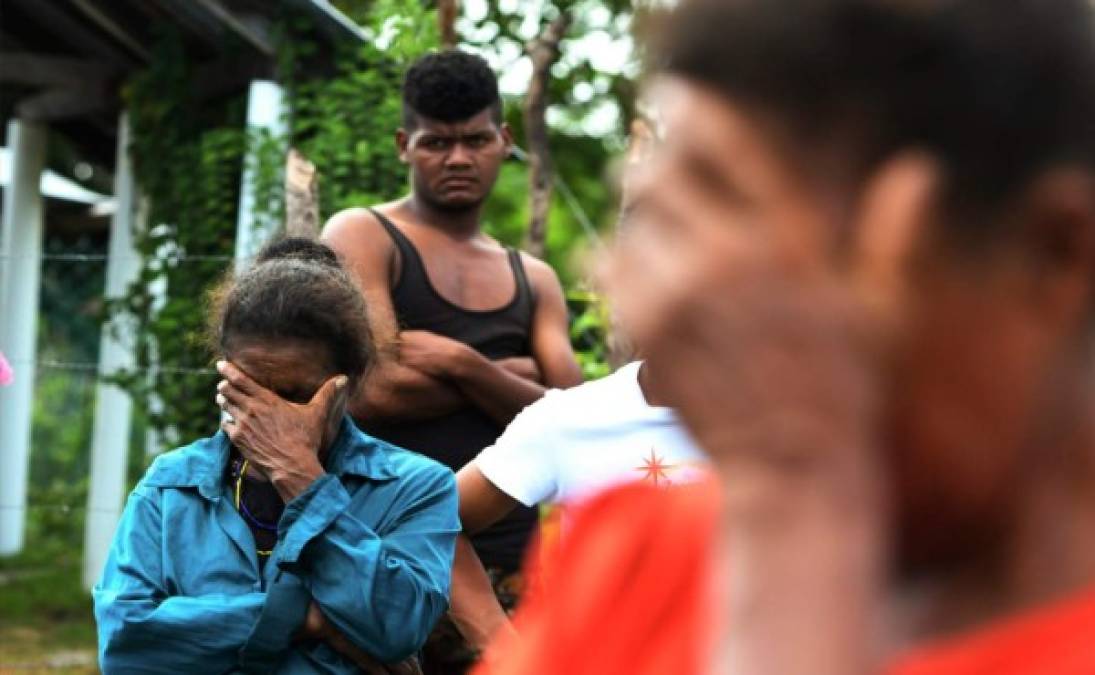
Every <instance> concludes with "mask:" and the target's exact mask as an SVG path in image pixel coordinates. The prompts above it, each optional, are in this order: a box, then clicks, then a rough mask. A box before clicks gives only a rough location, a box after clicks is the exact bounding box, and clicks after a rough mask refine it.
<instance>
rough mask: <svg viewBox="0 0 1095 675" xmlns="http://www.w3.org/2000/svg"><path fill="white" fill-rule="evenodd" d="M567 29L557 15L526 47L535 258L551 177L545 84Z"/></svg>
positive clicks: (542, 234) (531, 229)
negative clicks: (529, 75)
mask: <svg viewBox="0 0 1095 675" xmlns="http://www.w3.org/2000/svg"><path fill="white" fill-rule="evenodd" d="M569 25H570V16H569V15H568V14H567V13H566V12H560V13H559V16H558V17H556V18H555V20H554V21H552V22H551V23H550V24H548V26H547V28H545V29H544V32H543V33H541V34H540V37H538V38H536V39H535V40H533V41H532V42H530V43H529V44H528V45H527V46H526V51H527V52H528V55H529V57H530V58H531V59H532V80H531V81H530V82H529V87H528V94H527V95H526V96H525V136H526V138H527V140H528V163H529V199H530V201H531V207H532V208H531V211H532V219H531V221H530V222H529V230H528V250H529V252H530V253H532V254H533V255H535V256H537V257H539V258H542V257H543V256H544V242H545V241H546V238H547V218H548V211H549V209H550V207H551V190H552V183H551V181H552V176H553V173H552V172H553V168H552V164H551V148H550V147H549V145H548V129H547V120H546V114H547V106H548V84H549V83H550V80H551V66H552V65H554V64H555V62H556V61H558V60H559V43H560V42H561V41H562V39H563V35H564V34H565V33H566V30H567V27H569Z"/></svg>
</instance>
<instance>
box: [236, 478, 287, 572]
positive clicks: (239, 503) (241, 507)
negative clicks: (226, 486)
mask: <svg viewBox="0 0 1095 675" xmlns="http://www.w3.org/2000/svg"><path fill="white" fill-rule="evenodd" d="M247 464H248V460H246V459H245V460H243V464H242V465H237V466H238V470H237V472H236V510H237V511H239V512H240V514H241V515H242V516H243V517H244V518H246V519H247V521H248V522H250V523H251V524H252V525H254V526H255V527H257V528H259V529H260V530H266V531H267V532H277V531H278V525H277V523H273V524H270V523H264V522H262V521H261V520H259V519H258V518H256V517H255V515H254V514H252V513H251V511H250V510H249V509H248V508H247V504H246V503H244V501H243V499H241V494H242V492H243V475H244V474H245V473H247ZM273 552H274V551H273V549H270V550H267V551H264V550H261V549H258V554H259V555H261V556H267V555H270V554H271V553H273Z"/></svg>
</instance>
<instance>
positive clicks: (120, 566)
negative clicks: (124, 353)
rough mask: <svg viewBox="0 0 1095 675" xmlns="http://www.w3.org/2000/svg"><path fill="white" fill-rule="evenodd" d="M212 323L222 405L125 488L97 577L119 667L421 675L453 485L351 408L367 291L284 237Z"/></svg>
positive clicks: (224, 294) (113, 663)
mask: <svg viewBox="0 0 1095 675" xmlns="http://www.w3.org/2000/svg"><path fill="white" fill-rule="evenodd" d="M211 334H212V335H211V337H212V340H213V343H214V348H215V349H216V351H217V352H218V354H219V355H220V357H221V358H222V359H223V360H222V361H219V362H218V364H217V369H218V371H219V372H220V374H221V375H222V376H223V377H224V380H222V381H221V382H220V384H218V387H217V394H216V400H217V404H218V405H219V406H220V407H221V408H222V409H223V410H224V412H225V413H226V416H225V418H224V420H223V421H222V422H221V430H220V431H219V432H218V433H217V434H216V435H214V436H212V437H210V438H207V439H203V440H200V441H197V442H195V443H193V444H191V445H189V446H186V447H183V448H180V449H178V450H175V451H172V452H169V453H166V454H164V455H161V456H160V457H158V458H157V459H156V461H155V462H154V463H153V464H152V466H151V467H150V468H149V469H148V471H147V472H146V474H145V476H144V478H142V479H141V481H140V483H139V484H138V485H137V487H136V488H135V489H134V491H133V493H132V494H131V495H130V497H129V501H128V503H127V504H126V508H125V512H124V514H123V515H122V519H121V523H120V524H119V526H118V531H117V533H116V535H115V539H114V543H113V545H112V547H111V550H110V555H109V557H108V560H107V563H106V568H105V570H104V572H103V575H102V579H101V580H100V581H99V583H98V584H96V586H95V589H94V600H95V616H96V620H97V622H98V628H99V649H100V663H101V665H102V668H103V670H104V672H107V673H113V672H133V671H140V672H165V673H168V672H169V673H181V672H195V673H197V672H208V673H212V672H229V671H236V670H240V669H243V670H253V671H261V672H291V673H310V672H323V673H343V672H345V673H349V672H359V669H364V670H367V671H368V672H389V671H390V670H393V671H395V672H413V667H412V664H410V663H406V662H404V663H399V662H401V661H403V660H404V659H407V658H408V657H410V656H412V655H413V654H414V653H415V652H417V651H418V649H420V648H421V646H422V644H423V642H424V641H425V639H426V636H427V634H428V633H429V631H430V629H431V628H432V626H433V624H434V622H435V621H436V620H437V618H438V617H439V616H441V614H442V613H443V612H444V610H445V608H446V605H447V599H448V588H449V576H450V565H451V561H452V554H453V541H454V539H455V537H456V534H457V532H458V531H459V522H458V520H457V515H456V509H457V501H456V500H457V493H456V486H455V481H454V478H453V475H452V473H451V472H450V471H449V470H448V469H446V468H445V467H443V466H441V465H440V464H437V463H436V462H434V461H432V460H429V459H427V458H425V457H422V456H421V455H418V454H415V453H411V452H407V451H404V450H400V449H398V448H395V447H393V446H391V445H388V444H387V443H384V442H382V441H378V440H376V439H373V438H371V437H369V436H367V435H365V434H364V433H362V432H361V431H359V430H358V429H357V427H355V426H354V424H353V422H352V421H351V420H350V418H349V417H348V416H347V415H346V414H345V409H346V398H347V394H348V393H349V391H351V388H352V387H353V386H354V384H355V383H356V382H357V381H358V380H359V379H360V378H361V377H362V376H363V375H364V374H365V372H366V370H367V369H368V367H369V366H370V364H371V362H372V360H373V358H374V356H373V342H372V337H371V334H370V329H369V324H368V320H367V318H366V310H365V304H364V301H363V300H362V297H361V294H360V293H359V292H358V290H357V288H356V287H355V286H354V283H353V281H351V280H350V278H349V277H348V275H347V274H346V272H344V271H343V270H342V268H341V266H340V265H339V263H338V260H337V259H336V257H335V255H334V253H333V252H332V251H331V250H330V249H328V248H327V247H325V246H322V245H321V244H317V243H315V242H311V241H308V240H304V239H287V240H284V241H282V242H279V243H276V244H274V245H272V246H271V247H270V248H268V249H267V250H266V251H264V252H263V253H260V255H259V259H258V261H257V262H256V263H255V264H254V266H252V267H251V268H249V269H247V270H246V271H244V272H242V273H241V274H239V275H238V276H236V277H235V278H234V279H230V280H228V281H226V282H225V284H224V285H223V286H222V287H221V288H220V289H218V291H217V292H216V293H215V294H214V307H213V309H212V316H211ZM388 663H394V664H397V665H395V666H392V667H391V668H389V667H388V666H385V665H383V664H388Z"/></svg>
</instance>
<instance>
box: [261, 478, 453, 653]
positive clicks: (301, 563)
mask: <svg viewBox="0 0 1095 675" xmlns="http://www.w3.org/2000/svg"><path fill="white" fill-rule="evenodd" d="M350 507H351V499H350V495H349V493H348V492H347V491H346V489H345V488H344V487H343V485H342V483H341V482H340V481H339V480H338V478H336V477H335V476H331V475H327V476H324V477H322V478H320V479H319V480H317V481H316V482H315V483H313V484H312V485H311V486H310V487H309V488H308V489H307V490H306V491H305V492H304V493H302V494H300V495H299V496H298V497H297V498H296V499H294V500H293V501H291V502H290V503H289V504H287V505H286V508H285V514H284V515H283V516H282V520H281V523H280V526H281V528H282V541H281V542H280V544H279V546H278V550H276V551H275V556H276V559H277V563H278V564H279V566H281V567H282V568H283V569H285V570H287V571H292V572H294V573H297V574H299V575H300V576H301V577H302V578H304V579H305V583H307V584H308V585H309V586H310V590H311V592H312V597H313V598H314V599H315V601H316V602H317V603H318V604H319V606H320V608H321V609H322V610H323V613H324V614H325V615H326V616H327V618H328V619H329V620H330V621H331V623H332V624H334V626H335V627H336V628H338V629H339V631H341V632H342V633H343V635H345V636H346V637H347V638H348V639H350V640H351V641H352V642H353V643H354V644H356V645H357V646H358V647H360V648H361V649H363V650H365V651H366V652H368V653H369V654H371V655H373V656H374V657H376V658H377V659H379V660H381V661H384V662H387V663H394V662H397V661H400V660H402V659H404V658H407V657H408V656H410V655H412V654H414V653H415V652H416V651H418V650H419V649H420V648H421V646H422V644H423V643H425V641H426V636H427V635H429V632H430V630H431V629H432V628H433V625H434V623H436V622H437V619H438V618H439V617H440V616H441V613H442V612H444V611H445V609H446V608H447V607H448V597H449V581H450V578H451V574H452V558H453V548H454V546H455V541H456V535H457V533H458V532H459V531H460V521H459V515H458V499H457V492H456V480H455V478H454V476H453V475H452V472H451V471H448V470H447V469H444V468H443V467H440V466H434V465H431V466H430V467H429V468H428V469H423V470H421V471H419V472H417V473H416V474H414V475H412V476H408V477H406V478H404V479H403V480H401V481H400V487H399V489H398V490H397V491H396V492H395V497H394V499H393V500H392V502H391V504H390V506H388V507H387V509H388V511H389V513H393V514H395V517H394V518H391V519H390V522H391V524H390V525H388V526H386V527H385V529H384V531H383V532H377V531H374V530H373V529H372V528H370V527H369V526H368V525H366V524H365V523H364V522H362V520H361V519H359V518H358V517H356V516H355V514H354V513H353V512H352V509H351V508H350ZM272 562H273V561H272Z"/></svg>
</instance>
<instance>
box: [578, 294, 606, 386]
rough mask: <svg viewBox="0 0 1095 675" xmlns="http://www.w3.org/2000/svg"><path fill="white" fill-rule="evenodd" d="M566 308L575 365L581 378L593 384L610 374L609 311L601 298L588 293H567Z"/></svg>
mask: <svg viewBox="0 0 1095 675" xmlns="http://www.w3.org/2000/svg"><path fill="white" fill-rule="evenodd" d="M567 307H568V308H569V309H570V312H571V321H570V340H571V342H572V343H573V345H574V353H575V355H576V356H577V357H578V364H579V365H580V366H581V367H582V376H583V377H585V379H587V380H596V379H599V378H602V377H604V376H605V375H608V374H610V373H611V372H612V366H611V365H610V363H609V358H608V357H609V354H608V343H609V327H610V325H611V323H610V320H609V313H608V307H607V306H606V305H605V302H604V298H602V297H600V296H598V295H595V294H593V293H589V292H588V291H577V290H575V291H570V292H569V293H567Z"/></svg>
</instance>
